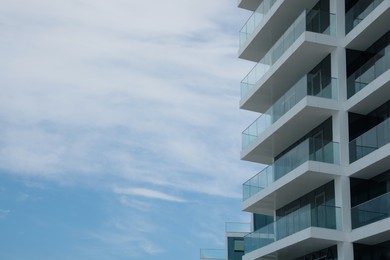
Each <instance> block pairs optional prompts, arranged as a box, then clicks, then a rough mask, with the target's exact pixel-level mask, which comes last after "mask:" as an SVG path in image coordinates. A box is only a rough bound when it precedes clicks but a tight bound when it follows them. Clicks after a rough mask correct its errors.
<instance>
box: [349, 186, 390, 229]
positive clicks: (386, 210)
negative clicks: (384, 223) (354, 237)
mask: <svg viewBox="0 0 390 260" xmlns="http://www.w3.org/2000/svg"><path fill="white" fill-rule="evenodd" d="M351 216H352V228H353V229H355V228H359V227H362V226H365V225H368V224H371V223H374V222H377V221H379V220H382V219H385V218H388V217H390V192H388V193H385V194H383V195H381V196H378V197H376V198H374V199H371V200H369V201H366V202H364V203H362V204H360V205H357V206H355V207H353V208H352V209H351Z"/></svg>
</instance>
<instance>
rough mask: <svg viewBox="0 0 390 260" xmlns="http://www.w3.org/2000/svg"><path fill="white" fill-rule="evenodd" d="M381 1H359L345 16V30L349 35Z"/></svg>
mask: <svg viewBox="0 0 390 260" xmlns="http://www.w3.org/2000/svg"><path fill="white" fill-rule="evenodd" d="M382 2H383V0H369V1H367V0H360V1H358V2H357V3H356V4H355V5H354V6H353V7H352V8H351V9H349V10H348V12H347V14H346V15H345V29H346V33H349V32H350V31H351V30H352V29H353V28H355V27H356V26H357V25H358V24H359V23H360V22H361V21H363V19H364V18H366V17H367V16H368V15H369V14H370V13H371V12H372V11H373V10H374V9H375V8H377V7H378V5H379V4H380V3H382Z"/></svg>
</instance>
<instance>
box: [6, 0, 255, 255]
mask: <svg viewBox="0 0 390 260" xmlns="http://www.w3.org/2000/svg"><path fill="white" fill-rule="evenodd" d="M249 15H250V14H249V13H247V12H245V11H242V10H239V9H238V8H236V1H235V0H230V1H229V0H211V1H210V0H197V1H193V0H165V1H133V0H111V1H106V0H34V1H30V0H12V1H2V3H1V4H0V52H1V59H0V80H1V85H0V88H1V95H0V125H1V127H0V259H6V260H8V259H17V260H19V259H38V260H41V259H42V260H45V259H145V260H149V259H172V260H175V259H178V260H179V259H180V260H182V259H198V258H199V248H223V247H224V226H225V222H226V221H228V222H231V221H234V222H236V221H237V222H247V221H248V220H249V218H250V217H249V215H247V214H245V213H241V212H240V201H241V184H242V183H243V182H244V181H246V180H247V179H248V178H250V177H251V176H253V175H254V174H255V173H256V172H257V171H258V170H260V169H259V166H258V165H254V164H250V163H248V162H241V161H240V160H239V152H240V146H241V143H240V133H241V131H242V130H243V129H244V128H245V127H246V126H248V125H249V124H250V123H251V122H252V121H253V120H254V119H255V117H256V116H257V115H255V114H252V113H250V112H245V111H240V110H239V109H238V101H239V95H240V94H239V93H240V90H239V82H240V80H241V79H242V78H243V77H244V76H245V75H246V73H247V72H248V71H249V70H250V68H251V67H252V66H253V64H250V63H248V62H244V61H239V60H238V59H237V57H236V56H237V49H238V31H239V29H240V27H241V26H242V25H243V24H244V22H245V20H246V18H247V17H249Z"/></svg>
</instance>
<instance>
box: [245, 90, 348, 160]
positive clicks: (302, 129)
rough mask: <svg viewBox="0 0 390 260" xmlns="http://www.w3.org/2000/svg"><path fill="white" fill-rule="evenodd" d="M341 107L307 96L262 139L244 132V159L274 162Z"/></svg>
mask: <svg viewBox="0 0 390 260" xmlns="http://www.w3.org/2000/svg"><path fill="white" fill-rule="evenodd" d="M339 107H340V103H339V102H338V101H336V100H332V99H326V98H320V97H316V96H306V97H304V98H303V99H302V100H300V101H299V102H298V103H297V104H296V105H295V106H293V107H292V109H290V110H289V111H288V112H287V113H286V114H284V115H283V116H281V117H280V119H278V120H277V121H276V122H275V123H273V124H271V125H270V126H269V127H268V128H266V129H265V130H264V131H263V132H261V133H260V135H259V136H256V135H255V134H253V133H254V132H253V131H252V130H251V131H252V132H245V133H243V142H244V145H245V148H243V149H242V151H241V154H240V156H241V159H242V160H246V161H251V162H257V163H262V164H268V165H269V164H271V163H273V160H274V158H275V157H276V156H278V155H279V154H281V153H282V152H283V151H285V150H286V149H287V148H288V147H290V146H291V145H293V144H294V143H295V142H296V141H297V140H299V139H300V138H302V136H304V135H305V134H306V133H308V132H309V131H310V130H311V129H313V128H315V127H316V126H318V125H319V124H321V123H322V122H324V121H325V120H326V119H328V118H329V117H331V116H332V115H333V114H334V113H335V111H336V110H337V109H338V108H339ZM252 128H254V127H251V129H252ZM258 129H261V128H260V127H259V128H258ZM248 133H249V134H250V135H248Z"/></svg>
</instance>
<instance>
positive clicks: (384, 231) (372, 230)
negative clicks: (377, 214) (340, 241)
mask: <svg viewBox="0 0 390 260" xmlns="http://www.w3.org/2000/svg"><path fill="white" fill-rule="evenodd" d="M388 227H390V218H386V219H383V220H380V221H377V222H374V223H371V224H369V225H366V226H363V227H360V228H357V229H354V230H352V234H351V240H352V242H354V243H361V244H365V245H376V244H379V243H382V242H385V241H388V240H389V237H390V230H389V228H388Z"/></svg>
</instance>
